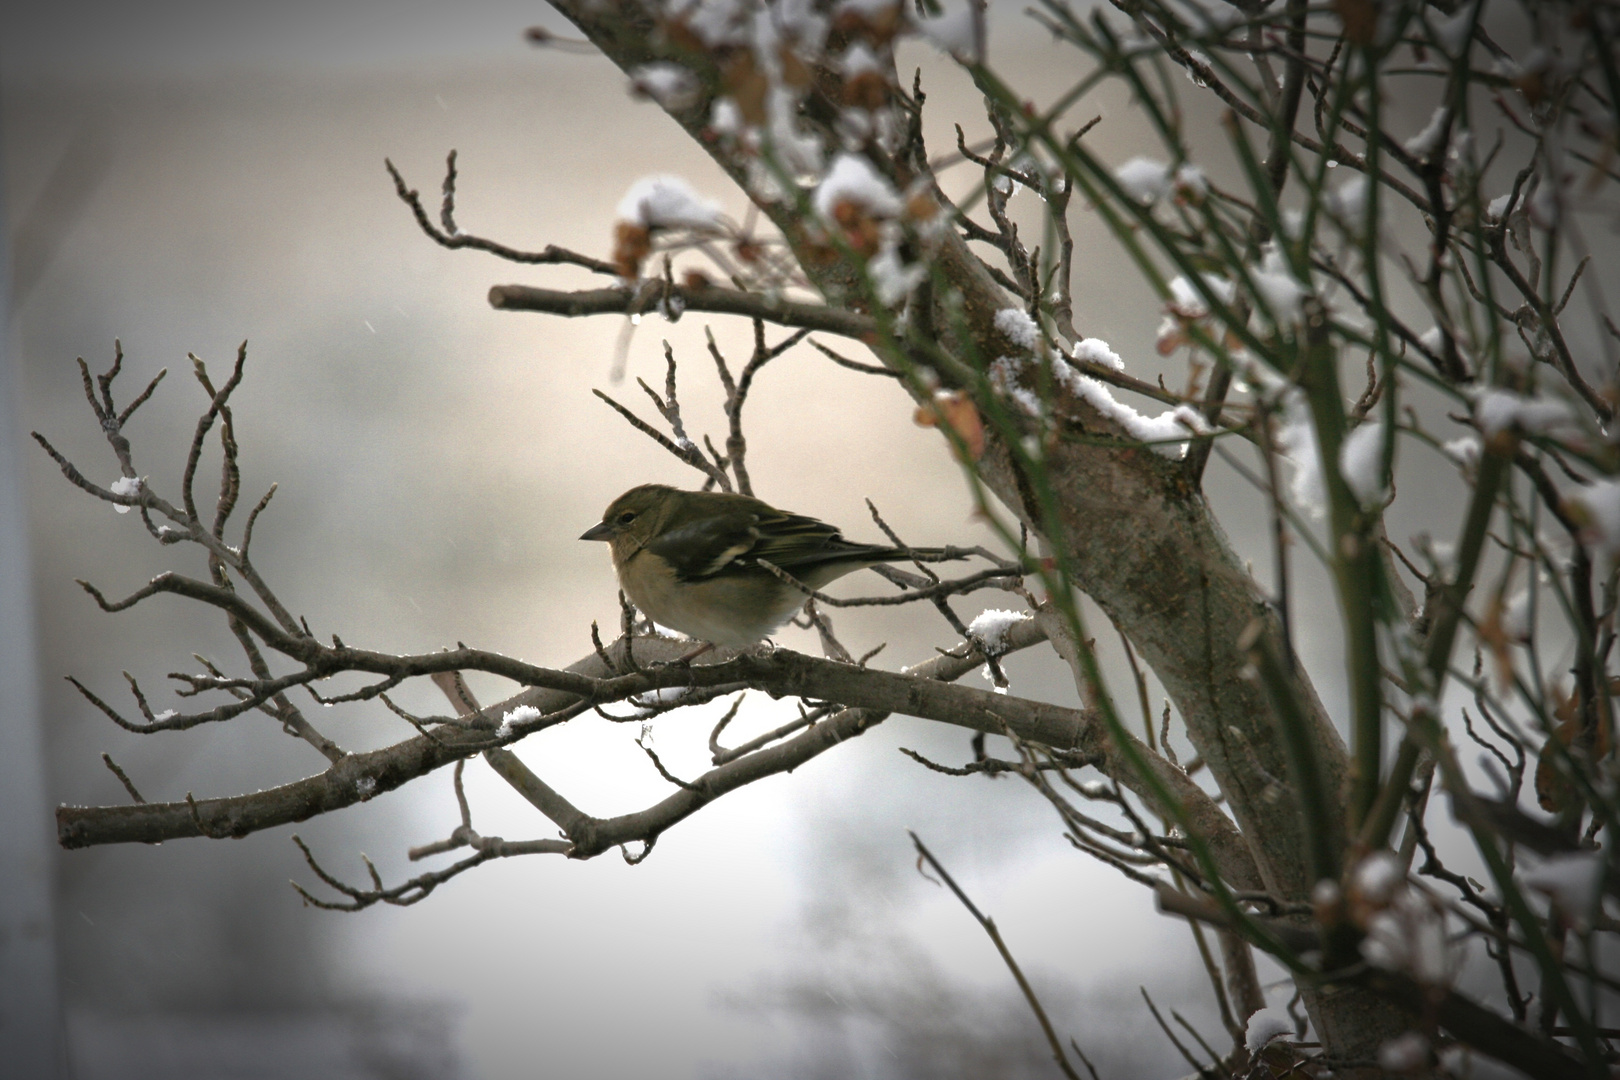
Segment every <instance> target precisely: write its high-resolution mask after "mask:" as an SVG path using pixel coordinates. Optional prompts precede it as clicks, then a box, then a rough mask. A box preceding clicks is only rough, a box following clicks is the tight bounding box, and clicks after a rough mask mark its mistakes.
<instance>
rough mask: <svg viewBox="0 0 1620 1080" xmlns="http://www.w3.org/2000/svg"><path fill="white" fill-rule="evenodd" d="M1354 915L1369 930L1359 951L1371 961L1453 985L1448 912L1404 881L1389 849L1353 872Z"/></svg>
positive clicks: (1350, 894) (1350, 901)
mask: <svg viewBox="0 0 1620 1080" xmlns="http://www.w3.org/2000/svg"><path fill="white" fill-rule="evenodd" d="M1346 899H1347V901H1348V904H1349V914H1350V918H1351V920H1352V921H1353V922H1354V923H1355V924H1356V925H1357V926H1359V927H1360V928H1361V929H1362V930H1363V931H1365V933H1366V936H1365V937H1364V938H1362V941H1361V955H1362V956H1363V957H1364V958H1365V959H1366V961H1367V962H1368V963H1369V964H1371V965H1372V966H1373V967H1377V968H1382V969H1384V970H1385V971H1398V972H1402V973H1404V974H1406V975H1409V976H1411V977H1412V978H1413V979H1415V980H1416V981H1418V982H1419V983H1423V984H1426V985H1429V986H1444V985H1449V984H1450V982H1451V979H1452V978H1453V976H1454V975H1455V973H1456V965H1455V964H1454V963H1453V957H1452V955H1451V953H1450V951H1449V949H1448V947H1447V943H1446V921H1445V912H1444V911H1443V910H1442V909H1441V908H1439V907H1438V906H1437V905H1436V904H1435V902H1434V901H1433V900H1431V899H1429V897H1427V896H1426V895H1424V894H1423V893H1421V892H1419V891H1418V890H1416V889H1413V888H1412V887H1411V886H1410V885H1408V884H1407V881H1406V871H1405V869H1404V867H1402V865H1401V863H1400V862H1399V860H1397V859H1396V858H1395V856H1394V855H1393V854H1392V853H1390V852H1388V851H1379V852H1374V853H1373V854H1371V855H1369V856H1367V857H1366V858H1365V859H1363V860H1362V861H1361V862H1360V864H1358V865H1357V866H1356V868H1355V870H1354V871H1353V872H1352V873H1351V876H1350V884H1349V888H1348V890H1347V896H1346Z"/></svg>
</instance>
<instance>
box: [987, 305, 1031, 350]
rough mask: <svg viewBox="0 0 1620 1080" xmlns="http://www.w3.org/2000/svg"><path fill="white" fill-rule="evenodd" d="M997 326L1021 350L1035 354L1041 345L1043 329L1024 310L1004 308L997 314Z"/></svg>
mask: <svg viewBox="0 0 1620 1080" xmlns="http://www.w3.org/2000/svg"><path fill="white" fill-rule="evenodd" d="M995 324H996V329H997V330H999V331H1001V332H1002V333H1003V334H1005V335H1006V336H1007V339H1008V340H1009V341H1011V342H1012V343H1013V344H1014V345H1017V346H1018V347H1019V348H1023V349H1028V350H1029V351H1030V352H1034V351H1035V350H1036V348H1037V347H1038V346H1039V345H1040V343H1041V328H1040V327H1039V326H1038V325H1036V323H1035V320H1034V319H1032V318H1030V317H1029V313H1028V312H1026V311H1024V310H1023V309H1022V308H1002V309H1001V310H1000V311H998V312H996V317H995Z"/></svg>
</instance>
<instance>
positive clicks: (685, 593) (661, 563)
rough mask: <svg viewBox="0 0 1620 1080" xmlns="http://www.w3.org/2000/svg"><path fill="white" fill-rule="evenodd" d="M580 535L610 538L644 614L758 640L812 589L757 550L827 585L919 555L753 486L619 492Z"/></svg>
mask: <svg viewBox="0 0 1620 1080" xmlns="http://www.w3.org/2000/svg"><path fill="white" fill-rule="evenodd" d="M580 539H581V540H606V541H607V542H608V547H609V548H610V549H611V551H612V553H613V568H614V569H615V570H616V571H618V575H619V585H620V586H621V587H622V588H623V589H624V592H625V595H626V596H628V597H629V598H630V602H631V603H633V604H635V605H636V608H637V609H638V610H640V611H641V612H642V614H644V615H646V616H647V617H648V618H650V619H652V620H653V622H655V623H658V624H659V625H661V626H668V627H670V628H672V629H675V630H679V631H680V632H681V633H683V634H687V635H689V636H691V637H694V638H700V639H702V640H704V641H710V642H713V643H715V644H717V645H749V644H752V643H753V642H756V641H758V640H760V639H761V638H764V637H766V636H768V635H769V634H771V633H772V632H773V631H775V630H776V629H777V628H778V627H780V626H781V625H782V624H783V623H785V622H787V621H788V620H789V619H791V618H792V617H793V616H794V615H795V614H796V613H797V612H798V611H799V609H800V608H802V607H803V606H804V601H805V596H804V594H803V593H802V592H800V591H799V590H798V589H795V588H794V587H793V586H791V585H789V584H787V583H786V582H784V581H782V580H781V579H780V578H778V577H777V576H776V575H775V574H772V573H771V572H770V571H769V570H767V569H765V568H764V567H763V566H760V565H759V563H758V561H757V560H759V559H764V560H765V561H767V562H769V563H772V564H773V565H775V566H778V567H780V568H781V569H783V570H785V571H787V572H788V573H789V574H791V575H793V577H794V578H796V579H797V580H799V581H802V582H804V583H805V584H806V585H808V586H810V587H811V588H813V589H819V588H821V587H822V586H823V585H826V584H827V583H829V582H831V581H833V580H835V579H837V578H840V577H843V576H844V575H845V574H848V573H850V572H852V571H855V570H860V569H862V568H863V567H867V566H872V565H874V564H876V563H882V562H902V561H905V560H907V559H910V558H911V557H912V552H908V551H906V550H904V549H902V548H895V547H877V546H874V545H871V544H856V543H851V542H850V541H848V540H845V539H844V538H843V536H842V535H840V534H839V532H838V530H837V529H835V528H833V527H832V526H831V525H826V524H823V523H822V522H820V521H817V520H815V519H814V518H808V517H804V516H802V515H799V514H789V513H786V512H784V511H781V510H777V509H776V508H774V507H773V506H771V505H770V504H769V503H766V502H763V501H761V500H759V499H754V498H750V497H749V496H747V495H730V494H727V493H725V492H719V491H682V490H680V489H679V488H672V487H666V486H665V485H663V484H643V485H642V486H641V487H636V488H631V489H630V490H629V491H627V492H625V493H624V494H623V495H620V496H619V497H618V498H617V499H614V500H613V504H612V505H611V506H609V507H608V508H607V510H606V511H605V512H604V513H603V514H602V522H601V524H599V525H596V526H594V527H592V528H591V529H590V530H588V531H587V532H586V533H585V535H584V536H581V537H580ZM915 553H916V554H918V555H923V556H926V557H934V558H937V557H939V556H940V555H941V554H942V553H941V552H940V550H939V549H937V548H918V549H916V551H915Z"/></svg>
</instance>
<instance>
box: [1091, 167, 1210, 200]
mask: <svg viewBox="0 0 1620 1080" xmlns="http://www.w3.org/2000/svg"><path fill="white" fill-rule="evenodd" d="M1114 179H1115V181H1117V182H1118V184H1119V186H1120V187H1121V188H1123V189H1124V191H1125V194H1126V195H1127V196H1128V197H1129V198H1131V199H1133V200H1135V201H1136V202H1139V203H1142V204H1143V205H1145V206H1151V205H1152V204H1153V203H1156V202H1158V201H1159V200H1161V199H1165V198H1168V197H1169V196H1170V194H1171V193H1172V192H1174V193H1175V194H1176V195H1178V196H1181V197H1182V198H1184V199H1192V200H1195V201H1196V200H1198V199H1202V198H1203V197H1204V196H1205V195H1207V194H1208V193H1209V180H1208V178H1206V177H1205V176H1204V170H1202V169H1200V168H1199V167H1198V166H1196V165H1192V164H1183V165H1181V166H1180V167H1178V168H1176V169H1174V170H1172V169H1171V168H1170V166H1169V165H1168V164H1166V163H1165V162H1162V161H1157V160H1155V159H1153V158H1148V157H1133V158H1131V159H1130V160H1129V161H1127V162H1125V164H1123V165H1121V166H1120V167H1119V168H1117V169H1115V170H1114Z"/></svg>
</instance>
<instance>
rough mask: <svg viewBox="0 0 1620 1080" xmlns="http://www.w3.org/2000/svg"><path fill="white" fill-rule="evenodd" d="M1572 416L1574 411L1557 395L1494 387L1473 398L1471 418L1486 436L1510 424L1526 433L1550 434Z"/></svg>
mask: <svg viewBox="0 0 1620 1080" xmlns="http://www.w3.org/2000/svg"><path fill="white" fill-rule="evenodd" d="M1574 419H1575V414H1574V411H1573V410H1572V409H1571V408H1570V407H1569V405H1568V404H1567V403H1566V402H1563V401H1560V400H1559V399H1557V398H1549V397H1540V396H1535V397H1526V396H1525V395H1523V394H1515V393H1513V392H1512V391H1511V390H1499V389H1496V388H1494V387H1493V388H1491V389H1489V390H1486V391H1484V392H1483V393H1481V394H1480V395H1479V396H1478V397H1477V398H1475V399H1474V422H1475V423H1477V424H1478V425H1479V428H1480V430H1481V431H1483V432H1484V433H1485V434H1486V436H1487V437H1488V436H1491V435H1495V434H1496V433H1497V432H1500V431H1506V430H1507V429H1508V428H1510V427H1516V428H1518V429H1519V430H1520V431H1523V432H1524V433H1525V434H1527V435H1550V434H1553V433H1555V432H1557V431H1560V430H1563V429H1567V428H1569V427H1570V426H1571V425H1572V424H1573V422H1574Z"/></svg>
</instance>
